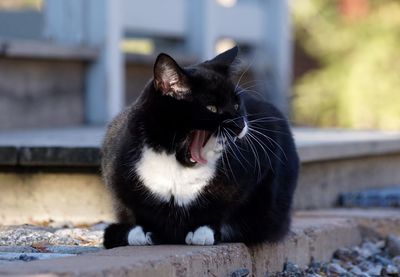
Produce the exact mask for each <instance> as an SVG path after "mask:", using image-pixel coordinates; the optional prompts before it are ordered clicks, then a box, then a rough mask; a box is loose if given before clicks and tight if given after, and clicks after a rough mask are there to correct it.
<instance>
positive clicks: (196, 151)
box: [190, 130, 209, 164]
mask: <svg viewBox="0 0 400 277" xmlns="http://www.w3.org/2000/svg"><path fill="white" fill-rule="evenodd" d="M208 138H209V132H207V131H203V130H195V131H194V132H193V134H192V141H191V143H190V155H191V158H192V159H193V160H194V161H196V162H198V163H200V164H207V160H206V159H204V158H203V157H202V156H201V149H202V148H203V147H204V145H205V144H206V141H207V140H208Z"/></svg>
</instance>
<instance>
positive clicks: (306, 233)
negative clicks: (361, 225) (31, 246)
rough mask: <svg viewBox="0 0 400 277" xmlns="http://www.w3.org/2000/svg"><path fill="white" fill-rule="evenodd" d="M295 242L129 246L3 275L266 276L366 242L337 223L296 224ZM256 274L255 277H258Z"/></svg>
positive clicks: (352, 225) (6, 269)
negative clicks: (241, 273)
mask: <svg viewBox="0 0 400 277" xmlns="http://www.w3.org/2000/svg"><path fill="white" fill-rule="evenodd" d="M292 230H293V231H292V232H291V234H290V235H289V237H288V238H287V239H286V240H285V241H284V242H282V243H279V244H273V245H271V244H266V245H262V246H258V247H247V246H246V245H244V244H240V243H238V244H222V245H217V246H211V247H194V246H176V245H170V246H150V247H123V248H116V249H112V250H105V251H101V252H97V253H93V254H88V255H84V256H80V257H72V258H63V259H57V260H51V261H34V262H31V263H24V264H19V265H18V267H15V266H3V267H2V268H1V269H0V274H2V275H33V276H34V275H38V274H52V276H105V275H112V276H234V275H232V273H233V272H235V271H238V270H242V271H244V270H247V271H248V272H249V273H250V275H249V276H253V275H254V276H266V274H270V273H273V272H276V271H280V270H282V267H283V264H284V263H285V262H286V261H287V260H290V261H293V262H295V263H298V264H299V265H300V266H304V265H307V264H308V263H309V262H310V261H311V259H312V258H315V259H317V260H321V261H326V260H328V259H329V258H330V257H331V255H332V253H333V251H334V250H336V249H337V248H338V247H344V246H352V245H357V244H359V243H360V242H361V233H360V232H359V229H358V226H357V224H356V221H354V220H352V219H340V218H331V219H329V220H325V219H320V218H317V219H312V218H298V219H295V220H294V223H293V228H292ZM252 274H253V275H252Z"/></svg>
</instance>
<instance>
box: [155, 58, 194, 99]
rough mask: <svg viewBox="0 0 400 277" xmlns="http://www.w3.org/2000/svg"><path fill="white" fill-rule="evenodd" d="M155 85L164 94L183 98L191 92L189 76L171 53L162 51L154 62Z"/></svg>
mask: <svg viewBox="0 0 400 277" xmlns="http://www.w3.org/2000/svg"><path fill="white" fill-rule="evenodd" d="M154 87H155V89H156V90H158V91H160V92H161V93H162V94H163V95H169V96H172V97H175V98H177V99H183V98H184V97H185V96H186V95H187V94H188V93H189V92H190V89H189V86H188V84H187V77H186V75H185V73H184V72H183V70H182V69H181V68H180V67H179V65H178V64H177V63H176V62H175V60H174V59H173V58H171V57H170V56H169V55H167V54H164V53H161V54H160V55H158V57H157V59H156V62H155V64H154Z"/></svg>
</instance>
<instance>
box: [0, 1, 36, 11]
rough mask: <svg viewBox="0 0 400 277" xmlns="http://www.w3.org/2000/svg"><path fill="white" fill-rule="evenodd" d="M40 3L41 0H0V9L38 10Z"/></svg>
mask: <svg viewBox="0 0 400 277" xmlns="http://www.w3.org/2000/svg"><path fill="white" fill-rule="evenodd" d="M42 5H43V0H0V9H2V10H21V9H34V10H40V9H41V7H42Z"/></svg>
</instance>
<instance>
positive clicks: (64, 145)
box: [0, 127, 400, 167]
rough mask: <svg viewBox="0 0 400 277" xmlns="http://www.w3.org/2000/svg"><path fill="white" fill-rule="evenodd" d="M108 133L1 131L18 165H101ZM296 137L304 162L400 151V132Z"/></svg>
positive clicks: (298, 133)
mask: <svg viewBox="0 0 400 277" xmlns="http://www.w3.org/2000/svg"><path fill="white" fill-rule="evenodd" d="M104 132H105V130H104V128H100V127H99V128H96V127H88V128H63V129H50V130H31V131H13V132H5V133H2V134H0V150H1V149H3V148H9V147H16V148H17V149H18V151H17V153H18V154H17V161H18V165H22V166H40V165H42V166H65V165H69V166H73V165H74V163H76V165H78V166H81V165H85V166H93V167H97V166H98V165H99V157H100V156H99V154H98V153H96V151H97V152H98V149H99V146H100V144H101V141H102V139H103V135H104ZM294 136H295V139H296V144H297V146H298V151H299V155H300V159H301V162H302V163H303V164H304V163H315V162H323V161H332V160H345V159H350V158H359V157H371V156H380V155H387V154H400V133H399V132H363V131H343V130H329V129H328V130H323V129H302V128H295V129H294ZM64 150H65V151H64ZM88 156H89V158H88ZM13 160H15V159H14V158H13ZM6 163H8V164H9V163H10V162H4V163H3V162H2V159H0V165H6Z"/></svg>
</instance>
